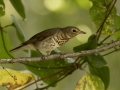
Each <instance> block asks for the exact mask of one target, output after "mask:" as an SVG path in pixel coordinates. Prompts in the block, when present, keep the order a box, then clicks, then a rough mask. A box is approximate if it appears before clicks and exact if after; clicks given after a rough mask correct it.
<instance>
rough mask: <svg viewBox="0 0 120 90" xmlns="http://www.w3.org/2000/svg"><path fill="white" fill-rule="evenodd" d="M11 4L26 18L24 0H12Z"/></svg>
mask: <svg viewBox="0 0 120 90" xmlns="http://www.w3.org/2000/svg"><path fill="white" fill-rule="evenodd" d="M10 2H11V4H12V5H13V7H14V8H15V10H16V11H17V12H18V14H19V15H20V16H21V17H22V18H23V19H25V17H26V16H25V9H24V6H23V3H22V0H10Z"/></svg>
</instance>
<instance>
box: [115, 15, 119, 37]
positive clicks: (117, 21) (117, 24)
mask: <svg viewBox="0 0 120 90" xmlns="http://www.w3.org/2000/svg"><path fill="white" fill-rule="evenodd" d="M115 20H116V22H115V23H116V27H117V29H119V31H117V32H116V33H115V36H116V38H117V39H119V38H120V16H116V19H115Z"/></svg>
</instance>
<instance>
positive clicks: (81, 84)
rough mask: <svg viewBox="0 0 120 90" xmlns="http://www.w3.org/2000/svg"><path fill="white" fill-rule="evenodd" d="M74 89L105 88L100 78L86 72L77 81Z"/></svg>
mask: <svg viewBox="0 0 120 90" xmlns="http://www.w3.org/2000/svg"><path fill="white" fill-rule="evenodd" d="M75 90H105V89H104V83H103V82H102V80H101V79H100V78H99V77H97V76H95V75H93V74H89V73H87V74H86V75H84V76H83V77H82V78H81V79H80V80H79V81H78V83H77V85H76V88H75Z"/></svg>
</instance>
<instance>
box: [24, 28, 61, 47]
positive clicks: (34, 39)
mask: <svg viewBox="0 0 120 90" xmlns="http://www.w3.org/2000/svg"><path fill="white" fill-rule="evenodd" d="M59 31H60V28H52V29H47V30H44V31H42V32H40V33H38V34H36V35H34V36H33V37H31V38H30V39H29V40H28V41H26V42H23V43H22V45H27V44H32V43H35V42H37V41H42V40H44V39H46V38H48V37H50V36H53V35H55V34H56V33H58V32H59Z"/></svg>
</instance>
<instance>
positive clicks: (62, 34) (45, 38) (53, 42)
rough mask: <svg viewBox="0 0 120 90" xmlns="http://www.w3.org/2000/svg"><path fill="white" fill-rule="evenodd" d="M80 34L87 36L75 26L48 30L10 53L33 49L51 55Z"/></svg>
mask: <svg viewBox="0 0 120 90" xmlns="http://www.w3.org/2000/svg"><path fill="white" fill-rule="evenodd" d="M78 34H86V32H83V31H81V30H79V29H78V28H77V27H74V26H68V27H65V28H51V29H47V30H44V31H42V32H40V33H37V34H36V35H34V36H33V37H31V38H30V39H29V40H28V41H26V42H23V43H22V44H21V45H20V46H18V47H16V48H14V49H12V50H10V52H14V51H17V50H20V49H21V50H28V49H31V50H37V51H38V52H40V53H41V52H46V53H47V54H50V53H51V51H52V50H54V49H56V48H57V47H60V46H62V45H63V44H64V43H66V42H67V41H68V40H69V39H71V38H73V37H75V36H76V35H78Z"/></svg>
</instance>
